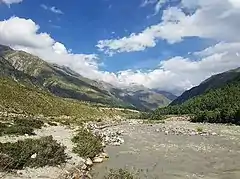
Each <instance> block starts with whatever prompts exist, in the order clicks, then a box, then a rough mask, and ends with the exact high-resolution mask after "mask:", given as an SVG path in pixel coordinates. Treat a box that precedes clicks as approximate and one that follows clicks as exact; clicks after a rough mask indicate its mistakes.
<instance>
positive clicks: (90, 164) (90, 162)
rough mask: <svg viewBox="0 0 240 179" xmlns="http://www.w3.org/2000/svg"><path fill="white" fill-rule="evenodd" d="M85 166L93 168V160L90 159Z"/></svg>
mask: <svg viewBox="0 0 240 179" xmlns="http://www.w3.org/2000/svg"><path fill="white" fill-rule="evenodd" d="M85 164H86V165H88V166H92V165H93V162H92V160H91V159H90V158H87V160H86V162H85Z"/></svg>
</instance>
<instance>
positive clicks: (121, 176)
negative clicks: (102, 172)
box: [104, 169, 139, 179]
mask: <svg viewBox="0 0 240 179" xmlns="http://www.w3.org/2000/svg"><path fill="white" fill-rule="evenodd" d="M104 179H139V177H137V174H133V173H131V172H129V171H128V170H126V169H118V170H113V169H111V170H110V171H109V173H108V174H107V176H105V177H104Z"/></svg>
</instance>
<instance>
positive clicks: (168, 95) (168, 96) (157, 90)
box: [154, 89, 177, 101]
mask: <svg viewBox="0 0 240 179" xmlns="http://www.w3.org/2000/svg"><path fill="white" fill-rule="evenodd" d="M154 91H155V92H156V93H159V94H162V95H164V96H165V97H166V98H168V99H169V100H170V101H174V100H175V99H177V96H176V95H174V94H172V93H170V92H167V91H162V90H159V89H154Z"/></svg>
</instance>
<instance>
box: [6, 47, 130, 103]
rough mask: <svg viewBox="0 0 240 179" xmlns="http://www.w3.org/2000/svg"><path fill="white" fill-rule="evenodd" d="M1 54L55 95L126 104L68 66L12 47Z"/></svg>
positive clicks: (17, 69)
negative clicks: (59, 64)
mask: <svg viewBox="0 0 240 179" xmlns="http://www.w3.org/2000/svg"><path fill="white" fill-rule="evenodd" d="M1 56H2V58H4V59H5V61H8V62H9V63H10V65H12V66H13V67H14V69H15V70H16V71H20V72H23V73H24V74H27V75H29V76H31V77H33V78H35V79H36V80H37V81H38V82H39V83H40V84H41V85H42V86H43V87H44V88H45V89H47V90H48V91H50V92H51V93H53V94H54V95H57V96H59V97H64V98H72V99H78V100H82V101H90V102H96V103H103V104H108V105H111V106H126V104H124V102H123V101H121V100H119V99H117V98H115V97H114V96H111V95H109V94H108V92H106V91H104V90H101V89H99V88H98V87H96V86H94V85H91V80H89V79H86V78H84V77H82V76H81V75H79V74H77V73H75V72H73V71H71V70H70V69H68V68H65V67H59V66H57V65H53V64H49V63H47V62H45V61H43V60H42V59H40V58H38V57H36V56H33V55H31V54H28V53H26V52H23V51H15V50H12V49H10V48H2V49H1ZM3 68H5V67H3Z"/></svg>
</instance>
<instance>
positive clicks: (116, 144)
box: [112, 142, 121, 146]
mask: <svg viewBox="0 0 240 179" xmlns="http://www.w3.org/2000/svg"><path fill="white" fill-rule="evenodd" d="M112 145H113V146H120V145H121V143H120V142H114V143H112Z"/></svg>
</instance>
